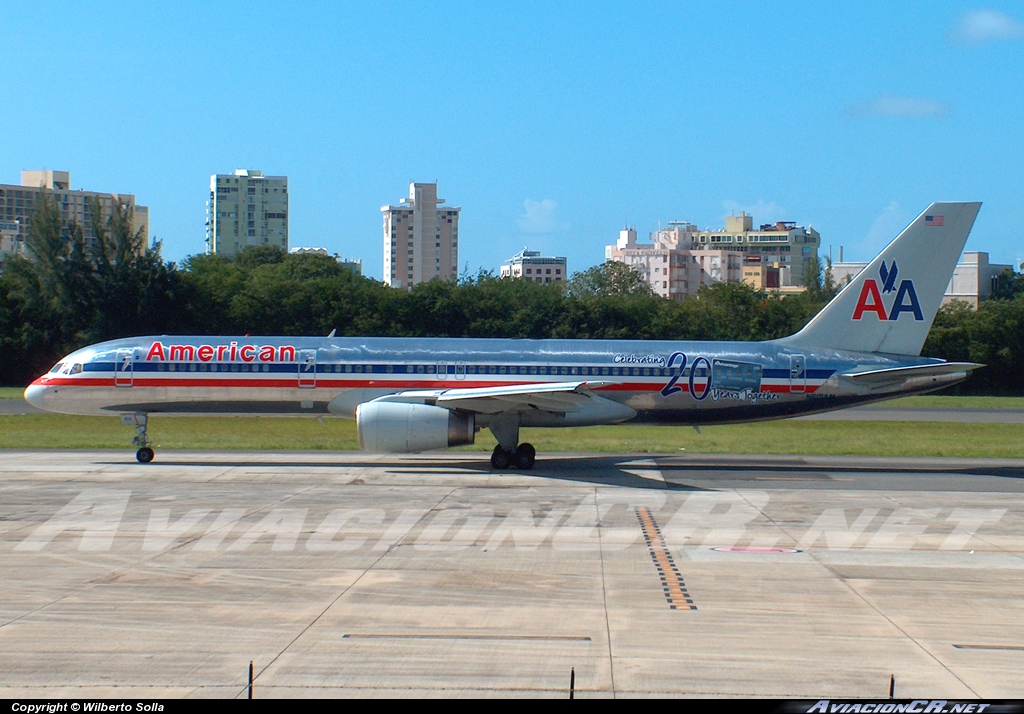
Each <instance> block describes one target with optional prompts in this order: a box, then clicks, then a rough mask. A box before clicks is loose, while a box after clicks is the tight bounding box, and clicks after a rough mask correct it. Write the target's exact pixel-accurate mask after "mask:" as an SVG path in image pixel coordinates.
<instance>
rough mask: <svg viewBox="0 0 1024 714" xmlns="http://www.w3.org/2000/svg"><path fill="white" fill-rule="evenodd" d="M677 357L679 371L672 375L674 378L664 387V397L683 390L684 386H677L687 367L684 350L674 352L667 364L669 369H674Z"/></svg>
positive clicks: (662, 394)
mask: <svg viewBox="0 0 1024 714" xmlns="http://www.w3.org/2000/svg"><path fill="white" fill-rule="evenodd" d="M677 357H678V358H679V371H678V372H676V373H675V374H674V375H672V379H670V380H668V384H666V385H665V386H664V387H663V388H662V390H661V396H663V397H667V396H668V395H670V394H675V393H676V392H681V391H683V388H682V387H677V386H676V382H678V381H679V378H680V377H682V376H683V370H684V369H686V355H685V354H683V353H682V352H673V353H672V356H671V357H669V358H668V363H667V364H666V366H667V367H668V368H669V369H672V367H673V366H674V363H675V361H676V358H677Z"/></svg>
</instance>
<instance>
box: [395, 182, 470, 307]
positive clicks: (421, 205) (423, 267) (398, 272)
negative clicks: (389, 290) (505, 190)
mask: <svg viewBox="0 0 1024 714" xmlns="http://www.w3.org/2000/svg"><path fill="white" fill-rule="evenodd" d="M443 203H444V199H443V198H438V197H437V184H436V183H410V184H409V197H408V198H403V199H402V201H401V205H398V206H381V208H380V210H381V213H382V214H383V215H384V282H385V283H386V284H388V285H390V286H391V287H393V288H409V287H412V286H413V285H416V284H418V283H425V282H427V281H428V280H433V279H434V278H440V279H442V280H455V279H456V278H457V277H458V274H459V211H461V210H462V209H460V208H457V207H455V206H444V205H442V204H443Z"/></svg>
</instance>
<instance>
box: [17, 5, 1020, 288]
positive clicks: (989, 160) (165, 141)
mask: <svg viewBox="0 0 1024 714" xmlns="http://www.w3.org/2000/svg"><path fill="white" fill-rule="evenodd" d="M0 26H2V27H3V28H4V51H3V57H4V65H5V72H4V74H5V82H4V96H3V101H4V104H5V111H3V112H0V137H2V140H0V183H17V182H18V181H19V180H20V171H21V170H22V169H38V168H51V169H62V170H68V171H70V172H71V179H72V185H73V187H75V188H85V189H88V190H100V191H113V192H125V193H134V194H135V195H136V196H137V198H138V201H139V202H140V203H142V204H145V205H148V206H149V207H150V221H151V226H150V232H151V234H152V235H156V236H157V237H158V238H160V239H161V240H162V241H163V245H164V255H165V256H166V257H167V258H168V259H171V260H180V259H182V258H184V257H185V256H187V255H190V254H194V253H200V252H202V251H203V250H204V248H205V244H204V242H203V240H204V225H203V223H204V221H205V201H206V198H207V193H208V190H209V189H208V187H209V176H210V174H213V173H230V172H231V171H233V170H234V169H235V168H238V167H247V168H253V169H260V170H263V171H264V172H266V173H268V174H284V175H286V176H288V178H289V185H290V193H291V196H290V201H291V204H290V242H291V245H292V246H300V245H307V246H308V245H317V246H326V247H327V248H329V249H330V250H331V251H332V252H337V253H339V254H341V255H342V256H345V257H356V258H361V259H362V260H363V265H364V271H365V272H366V274H367V275H370V276H371V277H376V278H379V277H380V276H381V269H382V266H381V262H382V259H381V254H382V242H381V241H382V238H381V217H380V206H381V205H383V204H387V203H396V202H397V201H398V200H399V199H400V198H401V197H402V196H405V195H406V194H407V192H408V183H409V181H410V180H416V181H437V182H438V184H439V192H440V194H441V196H442V197H444V198H446V199H448V201H449V203H450V204H454V205H458V206H461V207H462V218H461V221H460V222H461V226H460V238H461V240H460V254H459V263H460V269H463V268H465V267H466V266H467V265H468V267H469V269H470V271H471V272H474V273H475V272H476V270H477V269H478V268H480V267H483V268H487V269H493V270H495V271H496V270H497V268H498V266H499V265H500V263H501V262H502V261H503V260H505V259H507V258H508V257H510V256H511V255H513V254H514V253H516V252H517V251H519V250H520V249H522V248H523V247H524V246H529V247H530V248H531V249H537V250H541V251H543V252H545V253H551V254H556V255H565V256H567V257H568V259H569V270H570V272H572V271H576V270H582V269H585V268H587V267H589V266H591V265H595V264H597V263H599V262H600V261H601V260H603V257H604V246H605V245H606V244H609V243H613V242H614V241H615V239H616V237H617V235H618V231H619V229H620V228H622V227H623V226H624V225H626V224H629V225H633V226H635V227H636V228H637V230H638V231H639V233H640V235H641V236H645V235H646V234H647V233H648V232H650V231H652V230H654V229H656V228H657V227H658V225H659V224H664V223H666V222H668V221H671V220H688V221H691V222H693V223H696V224H698V225H699V226H701V227H707V226H712V227H719V226H723V225H724V217H725V216H726V215H728V214H729V213H730V212H737V211H739V210H746V211H747V212H748V213H751V214H752V215H753V217H754V221H755V222H768V221H774V220H792V221H796V222H798V223H800V224H803V225H807V224H811V225H813V226H814V227H815V228H816V229H817V230H818V231H819V232H820V233H821V235H822V242H823V250H822V253H823V254H827V252H828V246H829V245H831V246H833V257H834V258H835V259H838V247H839V246H840V245H842V246H844V247H845V257H846V259H847V260H858V259H860V260H867V259H869V258H871V257H872V256H873V255H874V254H875V253H876V252H877V251H878V250H879V249H880V248H881V247H882V246H883V245H884V244H885V243H886V242H887V241H888V240H889V239H891V238H892V237H893V236H894V235H895V234H896V233H897V232H898V231H899V230H900V229H901V228H902V227H903V226H904V225H906V223H908V222H909V221H910V220H911V219H912V218H913V217H914V216H915V215H917V214H918V213H919V212H920V211H922V210H923V209H924V208H925V207H926V206H927V205H928V203H929V202H931V201H933V200H972V201H973V200H981V201H983V202H984V206H983V207H982V211H981V214H980V216H979V218H978V222H977V223H976V225H975V228H974V232H973V233H972V235H971V238H970V240H969V241H968V245H967V248H968V250H986V251H988V252H989V253H990V254H991V259H992V260H993V261H994V262H1007V263H1008V262H1015V263H1016V264H1019V263H1020V262H1022V261H1024V241H1022V240H1021V238H1020V235H1021V229H1022V228H1024V171H1022V162H1024V121H1022V117H1024V91H1022V90H1021V88H1022V87H1024V6H1022V5H1020V4H1017V3H1005V2H997V3H993V4H987V5H977V4H973V3H962V2H932V3H906V2H891V3H884V4H882V3H833V4H822V3H810V2H807V3H799V2H772V3H752V2H744V3H723V2H716V3H707V4H705V5H698V4H696V3H642V4H638V5H635V6H634V5H633V4H629V5H628V6H627V5H626V4H623V3H579V4H572V3H566V4H556V5H554V6H552V5H551V3H503V4H500V5H499V4H496V3H495V4H488V3H466V4H462V3H455V2H445V3H425V2H418V3H389V4H382V5H378V6H372V7H367V6H366V4H364V3H360V4H352V5H347V4H342V3H334V2H324V3H302V2H294V3H280V2H276V3H260V2H247V3H188V2H178V3H169V4H160V5H158V4H156V3H128V2H125V3H80V4H68V3H64V4H45V3H38V4H30V3H4V4H3V5H2V6H0Z"/></svg>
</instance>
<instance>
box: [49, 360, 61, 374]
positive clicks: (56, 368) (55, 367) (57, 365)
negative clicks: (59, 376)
mask: <svg viewBox="0 0 1024 714" xmlns="http://www.w3.org/2000/svg"><path fill="white" fill-rule="evenodd" d="M63 366H64V363H63V362H58V363H57V364H55V365H53V369H51V370H50V374H54V373H56V372H59V371H60V368H61V367H63Z"/></svg>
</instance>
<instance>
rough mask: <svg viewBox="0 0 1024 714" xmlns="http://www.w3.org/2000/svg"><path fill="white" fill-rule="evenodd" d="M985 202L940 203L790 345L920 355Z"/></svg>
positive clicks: (883, 252)
mask: <svg viewBox="0 0 1024 714" xmlns="http://www.w3.org/2000/svg"><path fill="white" fill-rule="evenodd" d="M980 208H981V203H933V204H932V205H930V206H929V207H928V209H927V210H926V211H925V212H924V213H922V214H921V215H920V216H918V217H917V218H916V219H914V221H913V222H912V223H911V224H910V225H909V226H907V227H906V228H905V229H904V230H903V232H902V233H900V234H899V235H898V236H897V237H896V239H895V240H894V241H893V242H892V243H890V244H889V245H888V246H886V248H885V250H883V251H882V252H881V253H880V254H879V255H878V257H877V258H875V259H874V260H873V261H871V262H870V263H869V264H868V265H867V267H866V268H864V270H862V271H861V272H860V273H858V274H857V275H856V276H855V277H854V278H853V280H851V281H850V283H849V284H848V285H847V286H846V287H845V288H843V289H842V290H841V291H840V293H839V294H838V295H836V296H835V298H833V300H832V301H831V302H830V303H829V304H828V305H826V306H825V307H824V308H823V309H822V310H821V312H819V313H818V314H817V315H815V316H814V318H813V319H812V320H811V321H810V322H808V323H807V325H806V326H805V327H804V329H802V330H800V332H798V333H796V334H795V335H793V336H791V337H786V338H783V340H782V341H783V342H785V343H787V344H793V345H796V346H800V347H818V348H832V349H837V350H849V351H852V352H885V353H889V354H899V355H919V354H921V348H922V347H923V346H924V341H925V339H926V338H927V337H928V330H929V329H931V326H932V321H933V320H934V319H935V313H936V312H938V310H939V305H940V304H941V303H942V296H943V295H944V294H945V292H946V286H947V285H949V281H950V279H951V278H952V276H953V270H954V268H956V263H957V260H958V259H959V257H960V253H961V251H963V248H964V244H965V243H966V242H967V235H968V234H969V233H970V232H971V227H972V226H973V225H974V219H975V218H976V217H977V215H978V209H980Z"/></svg>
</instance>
